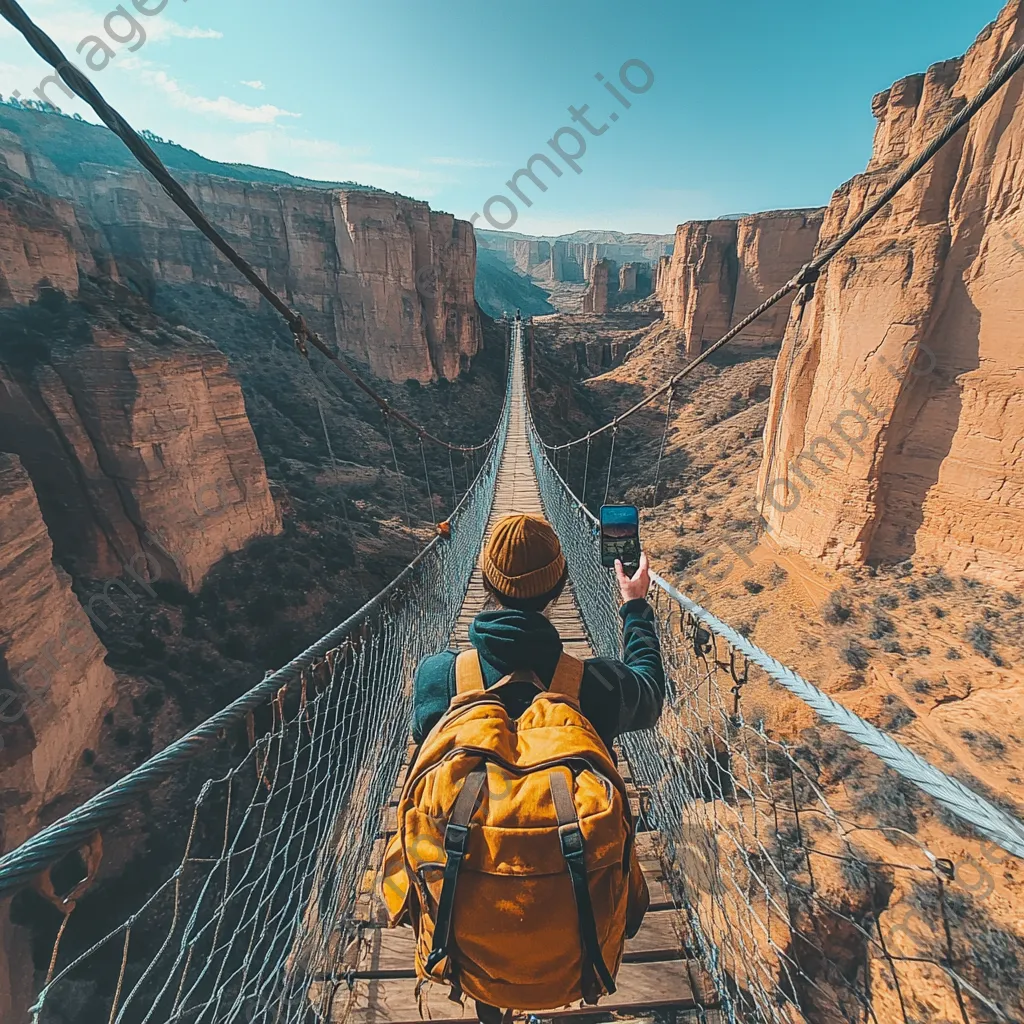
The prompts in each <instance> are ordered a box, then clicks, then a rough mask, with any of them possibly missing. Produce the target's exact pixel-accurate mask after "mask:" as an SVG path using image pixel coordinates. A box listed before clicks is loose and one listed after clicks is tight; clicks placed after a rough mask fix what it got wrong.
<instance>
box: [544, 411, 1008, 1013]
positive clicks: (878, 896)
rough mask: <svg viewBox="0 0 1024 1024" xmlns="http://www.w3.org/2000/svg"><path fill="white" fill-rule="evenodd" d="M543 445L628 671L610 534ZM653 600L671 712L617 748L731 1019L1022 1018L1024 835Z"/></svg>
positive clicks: (726, 635)
mask: <svg viewBox="0 0 1024 1024" xmlns="http://www.w3.org/2000/svg"><path fill="white" fill-rule="evenodd" d="M529 429H530V442H531V448H532V452H533V457H534V462H535V465H536V468H537V474H538V478H539V483H540V490H541V496H542V499H543V502H544V507H545V511H546V514H547V515H548V517H549V518H550V520H551V521H552V523H553V524H554V526H555V528H556V530H557V531H558V534H559V537H560V538H561V541H562V544H563V547H564V549H565V552H566V557H567V560H568V562H569V567H570V575H571V578H572V582H573V590H574V594H575V596H576V599H577V602H578V604H579V607H580V611H581V614H582V616H583V619H584V623H585V625H586V628H587V632H588V635H589V638H590V641H591V644H592V646H593V648H594V652H595V654H597V655H601V656H607V657H616V656H618V655H619V651H620V643H621V630H622V627H621V621H620V619H619V617H618V614H617V609H618V604H619V600H620V599H619V597H618V592H617V587H616V586H615V584H614V581H613V579H612V575H611V573H610V572H609V571H608V570H607V569H604V568H603V567H602V566H601V562H600V550H599V542H598V532H597V522H596V520H595V518H594V516H593V515H592V514H591V512H590V511H589V510H588V509H587V507H586V506H585V505H584V503H583V502H582V501H581V500H580V499H579V498H578V497H577V496H576V495H575V494H573V493H572V491H571V490H570V489H569V488H568V486H567V485H566V483H565V481H564V480H563V478H562V477H561V475H560V474H559V473H558V471H557V469H556V468H555V465H554V464H553V463H552V461H551V459H550V458H549V454H548V450H546V447H545V445H544V444H543V442H542V441H541V439H540V437H539V436H538V434H537V431H536V427H535V426H534V425H533V423H532V421H531V422H530V427H529ZM655 584H656V585H655V587H654V588H653V596H652V599H651V600H652V608H653V611H654V615H655V617H656V620H657V624H658V631H659V635H660V638H661V644H662V651H663V655H664V660H665V667H666V674H667V676H668V694H667V697H666V705H665V711H664V713H663V715H662V717H661V720H660V722H659V724H658V726H657V728H656V729H654V730H651V731H647V732H641V733H631V734H627V735H625V736H623V737H622V747H623V749H624V751H625V753H626V755H627V757H628V758H629V762H630V765H631V768H632V771H633V776H634V779H635V780H636V782H637V785H638V787H639V788H640V790H641V794H642V797H643V807H644V816H645V819H646V824H647V826H648V827H649V828H650V829H652V830H656V831H657V832H658V833H660V842H661V843H662V850H661V853H662V860H663V864H664V866H665V868H666V877H667V881H668V883H669V884H670V886H671V889H672V892H673V898H674V899H675V900H676V902H677V903H678V905H679V907H680V908H681V910H682V911H683V912H684V915H685V918H686V921H687V925H688V933H689V934H688V943H689V946H690V948H691V950H692V952H693V954H694V955H695V956H697V957H699V959H700V960H701V961H702V963H703V965H704V967H705V968H706V970H707V971H708V974H709V975H710V977H711V978H712V979H713V982H714V986H715V989H716V990H717V994H718V997H719V1000H720V1005H721V1009H722V1011H723V1012H724V1013H725V1015H726V1016H727V1017H728V1019H729V1020H730V1021H744V1022H747V1021H757V1022H761V1021H765V1022H792V1021H807V1022H813V1024H826V1022H827V1024H832V1022H839V1021H850V1022H861V1021H871V1022H877V1024H890V1022H899V1024H914V1022H924V1021H928V1022H929V1024H947V1022H949V1024H981V1022H990V1021H991V1022H995V1021H1018V1020H1021V1019H1024V1017H1022V1014H1024V995H1022V991H1021V983H1020V981H1021V976H1022V973H1024V939H1022V937H1021V936H1020V935H1019V934H1018V931H1019V921H1018V918H1019V908H1017V909H1015V908H1014V907H1013V906H1012V903H1009V902H1008V901H1007V900H1006V898H1005V896H1004V895H1000V894H998V893H995V889H996V886H995V876H997V875H1001V874H1003V873H1004V872H1016V873H1018V877H1019V871H1020V870H1021V869H1022V868H1024V860H1021V859H1020V858H1021V857H1022V856H1024V824H1022V823H1021V822H1020V821H1018V820H1017V819H1015V818H1013V817H1011V816H1010V815H1008V814H1006V813H1005V812H1003V811H1002V810H1000V809H999V808H997V807H995V806H993V805H992V804H991V803H990V802H989V801H987V800H985V799H983V798H982V797H980V796H978V795H977V794H976V793H974V792H973V791H971V790H969V789H967V788H966V787H965V786H963V785H962V784H961V783H960V782H959V781H957V780H956V779H953V778H951V777H949V776H947V775H945V774H944V773H942V772H940V771H938V770H937V769H935V768H934V767H932V766H931V765H930V764H928V762H926V761H924V760H923V759H922V758H920V757H919V756H918V755H917V754H915V753H914V752H913V751H911V750H909V749H908V748H907V747H905V746H902V745H901V744H899V743H897V742H896V741H895V740H893V739H892V738H891V736H888V735H887V734H885V733H883V732H882V731H881V730H879V729H877V728H875V727H874V726H872V725H871V724H870V723H868V722H865V721H863V720H862V719H860V718H858V717H857V716H856V715H853V714H852V713H851V712H849V711H848V710H847V709H845V708H843V707H842V705H839V704H837V703H836V702H835V701H833V700H832V699H831V698H830V697H828V696H827V695H826V694H824V693H822V692H821V691H820V690H818V689H817V688H815V687H814V686H812V685H811V684H810V683H808V682H807V681H806V680H804V679H802V678H801V677H800V676H798V675H797V674H796V673H794V672H793V671H792V670H791V669H788V668H786V667H785V666H783V665H781V664H780V663H779V662H777V661H775V659H773V658H771V657H770V656H769V655H767V654H766V653H765V652H764V651H761V650H760V649H759V648H757V647H755V646H754V645H753V644H751V643H750V642H749V641H747V640H746V639H745V638H744V637H742V636H741V635H740V634H738V633H736V632H735V631H734V630H732V629H731V628H730V627H728V626H727V625H726V624H725V623H722V622H720V621H719V620H718V619H716V618H715V617H714V616H713V615H711V614H710V613H709V612H707V611H706V610H705V609H703V608H702V607H700V606H699V605H697V604H695V603H694V602H692V601H689V600H688V599H687V598H686V597H685V596H684V595H682V594H680V593H679V592H678V591H677V590H676V589H675V588H673V587H672V586H671V585H670V584H668V583H667V582H666V581H664V580H662V579H661V578H660V577H657V576H655ZM928 794H931V795H930V796H929V795H928ZM933 798H934V799H933ZM967 822H969V823H970V824H971V825H973V826H974V829H976V830H977V832H978V833H981V836H983V837H988V838H990V839H993V840H995V842H994V843H992V842H987V841H985V840H984V839H982V838H979V836H977V835H974V834H973V833H972V831H971V829H970V828H967V829H966V831H965V827H964V824H965V823H967ZM957 833H958V834H959V835H960V836H961V837H962V836H963V835H968V836H972V839H970V840H968V841H965V840H964V839H963V838H958V837H957ZM937 845H941V846H946V847H947V848H946V849H945V850H940V849H937V848H935V847H936V846H937ZM951 849H952V850H955V851H957V856H956V859H953V857H952V855H951ZM1008 851H1013V852H1008Z"/></svg>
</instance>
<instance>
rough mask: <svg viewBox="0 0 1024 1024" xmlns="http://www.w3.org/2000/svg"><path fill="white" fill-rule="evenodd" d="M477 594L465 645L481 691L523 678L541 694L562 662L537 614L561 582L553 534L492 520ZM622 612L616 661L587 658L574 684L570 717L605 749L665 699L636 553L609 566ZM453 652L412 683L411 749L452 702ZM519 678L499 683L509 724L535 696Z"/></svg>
mask: <svg viewBox="0 0 1024 1024" xmlns="http://www.w3.org/2000/svg"><path fill="white" fill-rule="evenodd" d="M481 570H482V573H483V579H484V587H485V588H486V590H487V592H488V593H489V594H490V595H491V599H492V603H493V604H494V605H496V607H492V608H489V609H487V610H485V611H483V612H481V613H480V614H479V615H477V616H476V618H475V619H474V620H473V622H472V624H471V625H470V628H469V642H470V644H472V646H473V647H474V648H475V649H476V651H477V653H478V654H479V660H480V667H481V670H482V674H483V677H484V685H485V686H486V687H487V688H490V687H492V686H494V685H495V684H497V683H498V682H499V681H501V680H502V679H504V678H505V677H507V676H508V675H510V674H511V673H513V672H516V671H522V670H529V671H532V672H533V674H534V675H535V676H536V678H537V680H538V681H539V682H540V683H541V684H543V685H544V686H545V687H547V686H548V685H549V684H550V683H551V681H552V678H553V676H554V674H555V670H556V668H557V666H558V664H559V659H560V657H561V654H562V639H561V637H560V636H559V635H558V631H557V630H556V629H555V627H554V626H553V625H552V624H551V623H550V622H549V621H548V619H547V618H545V616H544V611H545V609H547V608H548V607H549V606H550V605H551V604H553V603H554V602H555V601H557V600H558V598H559V597H560V596H561V594H562V592H563V590H564V589H565V584H566V581H567V578H568V576H567V567H566V562H565V556H564V555H563V553H562V549H561V545H560V544H559V541H558V536H557V535H556V533H555V531H554V530H553V529H552V528H551V526H550V524H549V523H547V522H546V521H545V520H544V519H542V518H541V517H539V516H532V515H511V516H506V517H505V518H504V519H502V520H501V521H500V522H498V523H497V524H496V525H495V527H494V530H493V533H492V535H491V538H490V541H489V542H488V544H487V546H486V547H485V549H484V552H483V556H482V558H481ZM615 572H616V576H617V579H618V585H619V591H620V594H621V597H622V606H621V607H620V609H619V615H620V616H621V618H622V642H623V654H622V658H621V660H620V659H613V658H590V659H588V660H586V661H585V662H584V668H583V678H582V681H581V683H580V696H579V701H580V711H581V713H582V714H583V716H584V717H585V718H587V719H588V720H589V722H590V724H591V725H593V727H594V729H595V731H596V732H597V733H598V735H599V736H600V738H601V739H602V740H603V741H604V743H605V745H606V746H607V747H608V749H609V750H611V749H612V744H613V743H614V741H615V739H616V737H618V736H619V735H620V734H621V733H624V732H630V731H633V730H638V729H648V728H651V727H653V726H654V725H655V723H656V722H657V720H658V718H659V716H660V715H661V710H662V705H663V703H664V697H665V672H664V667H663V665H662V659H661V649H660V647H659V644H658V634H657V631H656V629H655V625H654V614H653V611H652V609H651V607H650V605H649V604H648V603H647V592H648V590H649V588H650V571H649V568H648V562H647V556H646V554H641V556H640V565H639V568H638V569H637V570H636V572H635V573H634V574H633V575H631V576H630V575H628V574H627V573H626V572H625V570H624V569H623V566H622V563H621V562H616V565H615ZM457 655H458V652H457V651H454V650H448V651H443V652H441V653H440V654H434V655H429V656H428V657H426V658H424V659H423V660H422V661H421V662H420V664H419V666H418V667H417V670H416V674H415V678H414V682H413V728H412V734H413V740H414V742H415V743H416V744H417V745H418V744H420V743H422V742H423V740H424V739H425V738H426V736H427V735H428V733H429V732H430V730H431V729H432V728H433V727H434V725H435V724H436V723H437V722H438V721H439V720H440V719H441V717H442V716H443V715H444V713H445V711H446V710H447V709H448V705H449V704H450V703H451V701H452V699H453V698H454V697H455V695H456V692H457V687H456V667H455V666H456V658H457ZM537 692H538V691H537V687H536V685H535V684H534V683H533V682H531V681H529V680H522V681H513V682H509V683H507V684H506V685H505V686H503V687H502V688H501V690H500V691H499V696H500V699H501V701H502V703H503V704H504V706H505V708H506V710H507V711H508V713H509V715H510V716H512V717H513V718H518V717H519V716H520V715H521V714H522V713H523V712H524V711H525V710H526V708H527V707H528V706H529V704H530V702H531V701H532V699H533V698H534V696H536V694H537Z"/></svg>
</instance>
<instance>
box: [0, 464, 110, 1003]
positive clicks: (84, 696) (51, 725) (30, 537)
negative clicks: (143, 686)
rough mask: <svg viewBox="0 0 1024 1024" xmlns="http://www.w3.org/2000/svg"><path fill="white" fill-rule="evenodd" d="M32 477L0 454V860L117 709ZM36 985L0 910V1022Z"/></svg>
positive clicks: (4, 909) (31, 826)
mask: <svg viewBox="0 0 1024 1024" xmlns="http://www.w3.org/2000/svg"><path fill="white" fill-rule="evenodd" d="M52 555H53V550H52V547H51V544H50V537H49V535H48V533H47V530H46V524H45V523H44V522H43V517H42V515H41V513H40V511H39V504H38V503H37V501H36V495H35V492H34V491H33V489H32V483H31V481H30V480H29V476H28V474H27V473H26V472H25V470H24V468H23V467H22V466H21V464H20V462H19V461H18V459H17V458H15V457H14V456H12V455H7V454H4V453H2V452H0V774H2V776H3V786H2V788H0V850H5V851H6V850H10V849H12V848H13V847H15V846H17V845H18V844H19V843H21V842H23V841H24V840H25V839H27V838H28V837H29V836H30V835H31V834H32V833H33V832H35V831H36V829H37V828H38V827H39V825H40V824H41V822H40V820H39V818H40V813H41V812H42V811H43V809H44V808H45V807H46V805H47V804H48V803H49V802H50V801H52V800H54V799H55V798H57V797H58V796H60V795H61V794H62V793H63V792H64V789H65V787H66V786H67V784H68V783H69V782H70V780H71V778H72V776H73V775H74V772H75V769H76V768H77V767H78V766H79V764H80V762H81V758H82V754H83V752H84V751H85V750H86V749H87V748H89V747H92V746H94V745H95V740H96V737H97V735H98V733H99V728H100V721H101V719H102V717H103V715H104V713H105V712H106V710H107V708H108V707H110V706H111V705H112V704H113V702H114V697H115V685H116V681H115V678H114V673H113V672H112V671H111V670H110V669H109V668H108V667H107V665H106V664H105V663H104V660H103V659H104V657H105V656H106V653H107V652H106V649H105V648H104V646H103V644H102V643H100V641H99V639H98V638H97V636H96V633H95V632H94V630H93V628H92V625H91V624H90V622H89V620H88V618H86V615H85V612H84V611H83V610H82V606H81V605H80V604H79V603H78V600H77V598H76V597H75V595H74V594H73V593H72V591H71V584H70V580H69V578H68V576H67V575H66V574H65V573H64V572H63V571H62V570H61V569H59V568H57V567H56V566H55V565H54V563H53V561H52ZM32 978H33V970H32V958H31V954H30V949H29V946H28V943H27V942H25V936H24V935H23V934H21V933H19V932H18V930H17V929H16V928H15V927H14V925H13V924H11V922H10V920H9V917H8V904H7V903H6V902H4V901H0V1019H3V1020H16V1019H19V1018H18V1016H17V1015H16V1009H15V1008H17V1007H24V1006H26V1005H28V1003H29V1001H30V1000H29V999H28V996H29V994H30V991H31V985H32Z"/></svg>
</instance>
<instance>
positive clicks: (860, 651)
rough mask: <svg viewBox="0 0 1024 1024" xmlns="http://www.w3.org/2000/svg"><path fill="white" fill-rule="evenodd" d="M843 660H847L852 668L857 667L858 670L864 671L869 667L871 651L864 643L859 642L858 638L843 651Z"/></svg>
mask: <svg viewBox="0 0 1024 1024" xmlns="http://www.w3.org/2000/svg"><path fill="white" fill-rule="evenodd" d="M842 655H843V661H845V662H846V664H847V665H849V666H850V668H855V669H857V670H858V671H862V670H864V669H866V668H867V667H868V662H869V661H870V660H871V653H870V652H869V651H868V649H867V648H866V647H864V646H863V645H862V644H859V643H857V641H856V640H851V641H850V642H849V643H848V644H847V645H846V646H845V647H844V648H843V651H842Z"/></svg>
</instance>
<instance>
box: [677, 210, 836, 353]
mask: <svg viewBox="0 0 1024 1024" xmlns="http://www.w3.org/2000/svg"><path fill="white" fill-rule="evenodd" d="M821 219H822V213H821V211H817V210H783V211H777V212H772V213H759V214H754V215H753V216H750V217H743V218H740V219H739V220H711V221H689V222H687V223H685V224H680V225H679V228H678V230H677V232H676V244H675V250H674V251H673V254H672V258H671V262H670V263H669V264H668V266H667V268H666V267H664V266H662V267H661V268H660V269H659V273H658V290H657V294H658V298H659V300H660V301H661V304H662V308H663V309H664V311H665V318H666V320H667V321H668V322H669V324H670V325H671V326H672V327H674V328H675V329H676V330H679V331H682V332H683V336H684V342H685V346H686V354H687V355H688V356H690V357H693V356H696V355H699V354H700V352H701V350H702V349H703V347H704V345H705V344H707V343H709V342H713V341H717V340H718V339H719V338H720V337H721V336H722V335H723V334H725V333H726V331H728V330H729V329H730V328H731V327H732V326H733V324H734V323H736V322H737V320H739V319H741V318H742V317H744V316H746V315H747V313H749V312H751V310H754V309H756V308H757V307H758V306H759V305H760V304H761V303H762V302H763V301H764V300H765V299H766V298H767V297H768V296H769V295H771V294H772V293H773V292H775V291H776V290H777V289H778V288H779V287H780V286H781V285H783V284H785V283H786V281H788V280H789V279H790V278H791V277H792V276H793V274H794V273H796V271H798V270H799V269H800V267H802V266H803V264H804V263H806V262H807V261H808V260H809V259H810V257H811V254H812V253H813V251H814V246H815V243H816V242H817V240H818V231H819V229H820V227H821ZM789 306H790V303H789V302H783V303H780V304H779V305H778V306H777V307H776V308H775V311H773V313H771V314H768V315H767V316H766V317H762V319H761V320H760V321H759V322H758V323H757V324H756V325H754V326H752V327H750V328H748V329H747V330H746V331H744V332H743V333H742V334H741V335H740V336H739V337H738V338H737V339H736V340H737V342H739V343H740V344H742V343H744V342H746V343H748V344H750V345H757V346H760V345H768V344H775V343H778V342H780V341H781V340H782V336H783V334H784V332H785V327H786V319H787V317H788V314H789Z"/></svg>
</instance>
